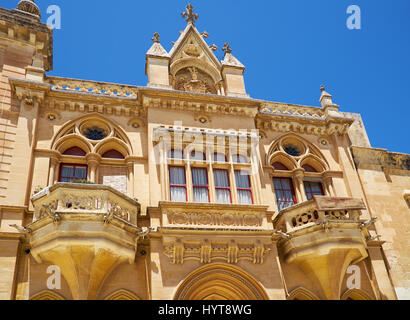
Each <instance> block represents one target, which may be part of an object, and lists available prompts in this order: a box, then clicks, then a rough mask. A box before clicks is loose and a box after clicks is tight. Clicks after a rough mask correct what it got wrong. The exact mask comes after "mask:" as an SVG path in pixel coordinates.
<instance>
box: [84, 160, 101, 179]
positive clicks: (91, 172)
mask: <svg viewBox="0 0 410 320" xmlns="http://www.w3.org/2000/svg"><path fill="white" fill-rule="evenodd" d="M86 160H87V165H88V180H89V181H90V182H93V183H98V181H97V168H98V166H99V165H100V161H101V156H100V155H99V154H96V153H89V154H88V155H87V156H86Z"/></svg>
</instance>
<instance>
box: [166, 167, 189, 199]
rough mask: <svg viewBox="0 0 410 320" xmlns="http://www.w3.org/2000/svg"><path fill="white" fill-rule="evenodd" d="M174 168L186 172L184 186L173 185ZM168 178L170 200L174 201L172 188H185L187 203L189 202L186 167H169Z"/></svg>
mask: <svg viewBox="0 0 410 320" xmlns="http://www.w3.org/2000/svg"><path fill="white" fill-rule="evenodd" d="M172 168H182V169H183V172H184V181H185V184H184V185H182V184H181V185H179V184H171V169H172ZM168 177H169V199H170V200H171V201H173V200H172V192H171V191H172V188H184V189H185V202H188V190H187V185H186V173H185V167H181V166H169V167H168Z"/></svg>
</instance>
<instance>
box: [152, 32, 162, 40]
mask: <svg viewBox="0 0 410 320" xmlns="http://www.w3.org/2000/svg"><path fill="white" fill-rule="evenodd" d="M159 37H160V35H159V33H158V32H155V33H154V37H153V38H152V39H151V40H152V42H155V43H159Z"/></svg>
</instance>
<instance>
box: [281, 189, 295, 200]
mask: <svg viewBox="0 0 410 320" xmlns="http://www.w3.org/2000/svg"><path fill="white" fill-rule="evenodd" d="M283 194H284V196H285V199H284V200H285V201H288V202H293V192H291V191H283Z"/></svg>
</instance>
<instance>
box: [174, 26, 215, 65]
mask: <svg viewBox="0 0 410 320" xmlns="http://www.w3.org/2000/svg"><path fill="white" fill-rule="evenodd" d="M169 56H170V57H171V64H172V63H173V62H174V61H176V60H179V59H182V58H190V57H191V58H197V59H201V60H203V61H204V62H205V61H206V62H207V63H209V64H210V65H212V66H213V67H214V68H215V69H217V70H220V69H221V67H222V65H221V62H220V61H219V60H218V59H217V57H216V56H215V55H214V53H213V52H212V50H211V49H210V48H209V46H208V44H207V43H206V42H205V40H204V39H203V38H202V36H201V35H200V34H199V32H198V30H197V29H196V28H195V26H194V25H193V24H191V23H190V24H188V25H187V27H186V28H185V30H184V31H183V32H182V34H181V35H180V37H179V39H178V40H177V42H176V43H175V45H174V47H173V48H172V49H171V51H170V52H169Z"/></svg>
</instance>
